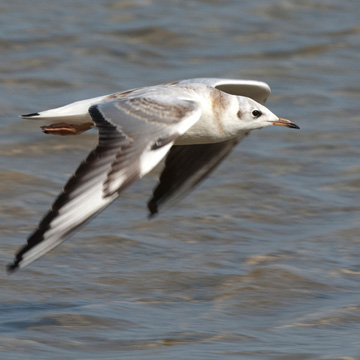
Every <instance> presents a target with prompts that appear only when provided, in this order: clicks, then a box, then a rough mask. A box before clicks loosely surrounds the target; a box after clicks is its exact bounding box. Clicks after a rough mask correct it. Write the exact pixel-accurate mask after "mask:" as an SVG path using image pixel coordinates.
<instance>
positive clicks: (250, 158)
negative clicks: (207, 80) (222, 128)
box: [0, 0, 360, 360]
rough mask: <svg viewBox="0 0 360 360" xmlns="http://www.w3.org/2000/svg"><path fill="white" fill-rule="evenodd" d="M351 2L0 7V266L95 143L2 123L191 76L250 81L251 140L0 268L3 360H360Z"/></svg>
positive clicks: (138, 190)
mask: <svg viewBox="0 0 360 360" xmlns="http://www.w3.org/2000/svg"><path fill="white" fill-rule="evenodd" d="M359 13H360V3H359V2H358V0H344V1H338V0H336V1H335V0H313V1H297V0H288V1H280V0H270V1H269V0H266V1H265V0H258V1H247V2H240V1H237V0H236V1H235V0H232V1H231V0H225V1H220V0H201V1H200V0H198V1H175V0H174V1H165V0H158V1H157V0H134V1H120V0H119V1H115V0H101V1H90V0H87V1H85V0H83V1H81V0H79V1H68V0H64V1H44V0H34V1H24V0H14V1H8V2H3V3H2V4H1V5H0V30H1V31H0V52H1V57H0V106H1V109H2V111H1V115H0V117H1V125H0V126H1V131H0V156H1V163H0V174H1V181H0V191H1V205H0V224H1V225H0V236H1V239H2V240H1V245H2V246H1V252H0V265H1V268H4V266H5V264H6V263H7V262H9V260H10V259H11V258H12V256H13V253H14V252H15V251H16V249H17V248H18V247H19V246H20V245H21V244H23V243H24V241H25V238H26V236H27V234H29V232H30V231H31V230H32V229H33V228H34V226H36V224H37V222H38V220H39V219H40V217H41V216H42V215H43V214H44V212H45V211H46V210H47V208H48V207H49V205H50V203H51V202H52V200H53V198H54V197H55V195H56V194H57V193H58V192H59V190H60V188H61V187H62V185H63V184H64V182H65V181H66V179H67V178H68V176H69V175H70V174H71V173H72V172H73V171H74V170H75V168H76V166H77V164H78V162H79V161H80V160H81V159H82V158H84V157H85V155H86V154H87V152H88V151H89V149H90V148H91V147H92V146H93V145H94V144H95V143H96V134H95V132H94V133H88V134H84V135H82V136H79V137H76V138H72V137H67V138H58V137H51V136H45V135H43V134H42V133H41V132H40V131H39V124H38V123H36V122H30V121H23V120H20V119H19V118H18V117H17V115H18V114H22V113H28V112H33V111H39V110H43V109H46V108H51V107H55V106H60V105H63V104H66V103H68V102H71V101H74V100H79V99H84V98H87V97H91V96H97V95H101V94H105V93H111V92H114V91H117V90H125V89H128V88H133V87H137V86H145V85H150V84H157V83H161V82H165V81H172V80H177V79H182V78H190V77H201V76H211V77H229V78H246V79H256V80H262V81H266V82H268V83H269V84H270V86H271V87H272V91H273V93H272V96H271V97H270V99H269V101H268V106H269V107H270V108H271V110H273V111H274V112H275V113H276V114H278V115H280V116H283V117H287V118H290V119H292V120H294V121H295V122H297V123H298V124H299V125H300V126H301V131H291V130H289V129H283V128H273V129H264V130H262V131H258V132H254V133H253V134H252V135H251V136H250V137H249V138H247V139H246V140H245V141H243V142H242V143H241V144H240V146H238V147H237V148H236V150H235V151H234V152H233V154H232V156H231V157H230V158H229V159H228V160H227V161H226V162H224V163H223V164H222V166H221V167H220V168H219V169H218V171H217V172H216V173H214V174H213V176H211V177H210V178H209V179H208V180H207V181H206V182H205V183H204V184H203V185H202V186H200V187H199V188H198V189H197V190H196V191H195V192H194V193H193V194H192V195H191V196H189V197H188V198H186V199H184V201H182V202H181V203H180V204H179V206H178V207H177V208H174V209H170V210H169V211H168V212H166V213H164V214H163V215H161V216H159V217H158V218H157V219H156V220H154V221H151V222H149V221H147V220H146V209H145V202H146V200H147V198H148V197H149V194H150V191H151V188H152V186H153V185H154V182H155V181H156V173H153V174H151V175H150V176H148V177H147V178H146V179H144V181H142V182H139V183H136V184H135V185H134V186H132V187H131V189H129V191H127V192H126V193H125V194H124V196H122V198H121V199H119V201H117V202H115V203H114V204H113V205H112V206H111V207H110V208H109V209H107V210H106V211H105V212H103V213H102V214H101V215H100V216H99V217H98V218H96V219H95V220H94V221H92V222H91V223H90V224H89V225H88V226H86V227H85V228H84V229H82V230H81V231H80V232H79V233H78V234H77V235H76V236H75V237H74V238H72V239H71V240H70V241H68V242H66V243H65V244H63V245H62V246H61V247H59V248H57V249H56V250H55V251H53V252H51V253H50V254H49V255H47V256H45V257H44V258H42V259H41V260H40V261H38V262H36V263H34V264H33V265H32V266H30V267H29V268H26V269H25V270H24V271H22V272H19V273H17V274H16V275H13V276H7V275H6V274H5V271H4V272H3V273H2V274H1V275H0V284H1V295H0V304H1V306H0V355H1V356H0V357H1V359H11V360H25V359H35V358H36V359H50V358H51V359H74V358H76V359H119V358H125V359H156V360H158V359H297V360H298V359H360V339H359V331H360V291H359V287H360V281H359V279H360V263H359V255H360V246H359V241H360V239H359V234H360V225H359V218H360V206H359V192H360V161H359V158H360V148H359V122H360V117H359V94H360V86H359V63H360V62H359V60H360V55H359V54H360V53H359V46H360V26H359Z"/></svg>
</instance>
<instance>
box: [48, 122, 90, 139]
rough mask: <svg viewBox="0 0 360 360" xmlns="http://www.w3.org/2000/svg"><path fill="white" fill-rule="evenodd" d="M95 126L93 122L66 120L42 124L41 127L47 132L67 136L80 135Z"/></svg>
mask: <svg viewBox="0 0 360 360" xmlns="http://www.w3.org/2000/svg"><path fill="white" fill-rule="evenodd" d="M93 126H94V124H93V123H91V122H88V123H84V124H68V123H64V122H59V123H54V124H51V125H45V126H42V127H41V129H42V131H43V132H44V133H45V134H51V135H62V136H66V135H79V134H81V133H83V132H84V131H87V130H90V129H91V128H92V127H93Z"/></svg>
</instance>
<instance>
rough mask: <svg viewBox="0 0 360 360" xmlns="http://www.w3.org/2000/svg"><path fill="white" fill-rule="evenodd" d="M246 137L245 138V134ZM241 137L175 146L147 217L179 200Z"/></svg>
mask: <svg viewBox="0 0 360 360" xmlns="http://www.w3.org/2000/svg"><path fill="white" fill-rule="evenodd" d="M244 136H245V135H244ZM241 139H242V137H240V138H236V139H230V140H227V141H223V142H220V143H215V144H199V145H175V146H173V147H172V148H171V150H170V151H169V153H168V155H167V157H166V160H165V168H164V170H163V172H162V173H161V175H160V179H159V184H158V185H157V187H156V188H155V190H154V192H153V196H152V198H151V199H150V201H149V202H148V208H149V211H150V217H152V216H153V215H155V214H157V213H158V212H159V210H160V209H161V208H164V207H169V206H170V205H172V204H173V203H175V202H176V201H179V200H180V199H182V198H183V197H184V196H185V195H186V194H187V193H188V192H189V191H190V190H191V189H192V188H193V187H194V186H195V185H196V184H198V183H199V182H200V181H201V180H203V179H204V178H205V177H206V176H207V175H208V174H209V173H210V172H211V171H213V170H214V169H215V168H216V166H217V165H218V164H219V163H220V162H221V161H222V160H223V159H224V158H225V157H226V156H227V155H228V154H229V153H230V151H231V150H232V148H233V147H234V146H235V145H236V144H237V143H238V142H239V140H241Z"/></svg>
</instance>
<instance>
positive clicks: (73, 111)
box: [8, 78, 298, 271]
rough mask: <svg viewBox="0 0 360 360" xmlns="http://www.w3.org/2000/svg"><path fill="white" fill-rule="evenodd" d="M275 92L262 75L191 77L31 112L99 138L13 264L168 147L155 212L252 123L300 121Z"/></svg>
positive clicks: (103, 202)
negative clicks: (276, 103)
mask: <svg viewBox="0 0 360 360" xmlns="http://www.w3.org/2000/svg"><path fill="white" fill-rule="evenodd" d="M269 93H270V88H269V87H268V86H267V85H266V84H264V83H261V82H253V81H242V80H226V79H208V78H206V79H190V80H183V81H179V82H174V83H170V84H164V85H158V86H150V87H145V88H139V89H133V90H128V91H125V92H120V93H115V94H111V95H105V96H101V97H97V98H93V99H88V100H83V101H78V102H75V103H72V104H69V105H66V106H63V107H60V108H57V109H52V110H47V111H43V112H39V113H32V114H28V115H24V116H23V117H24V118H31V119H40V120H46V121H50V122H51V124H50V125H46V126H43V130H44V132H46V133H51V134H58V135H71V134H80V133H82V132H83V131H86V130H88V129H90V128H91V127H93V126H96V127H97V128H98V130H99V144H98V146H97V147H96V148H95V149H94V150H93V151H92V152H91V153H90V154H89V155H88V157H87V159H86V160H85V161H84V162H83V163H82V164H81V165H80V166H79V168H78V169H77V171H76V173H75V174H74V176H73V177H72V178H70V180H69V181H68V183H67V184H66V186H65V187H64V190H63V192H62V193H61V194H60V195H59V197H58V198H57V200H56V201H55V202H54V204H53V206H52V208H51V210H50V211H49V213H48V214H47V215H46V216H45V217H44V219H43V220H42V221H41V222H40V224H39V227H38V228H37V229H36V230H35V231H34V233H33V234H31V235H30V237H29V238H28V241H27V244H26V245H25V246H24V247H23V248H22V249H20V251H19V252H18V253H17V255H16V258H15V261H14V263H13V264H11V265H9V267H8V270H9V271H13V270H16V269H17V268H21V267H24V266H26V265H28V264H30V263H31V262H33V261H34V260H36V259H38V258H39V257H40V256H42V255H44V254H45V253H47V252H48V251H50V250H51V249H52V248H54V247H55V246H57V245H59V244H60V243H61V242H62V241H64V240H65V239H66V238H67V237H68V236H70V235H71V234H72V233H73V232H74V231H75V230H76V229H77V228H79V227H80V226H81V225H82V224H83V223H84V222H86V221H87V220H89V219H90V218H91V217H93V216H94V215H96V214H97V213H99V212H100V211H102V210H103V209H104V208H105V207H106V206H107V205H109V204H110V203H111V202H112V201H114V200H115V199H116V198H117V197H118V196H119V194H120V193H121V192H122V191H123V190H124V189H125V188H126V187H127V186H129V185H130V184H132V183H133V182H134V181H136V180H137V179H139V178H141V177H142V176H144V175H145V174H147V173H148V172H149V171H151V170H152V169H153V168H154V167H155V166H156V165H157V164H158V163H159V162H160V161H161V159H162V158H164V157H165V156H166V155H167V154H168V155H167V157H166V161H165V168H164V170H163V172H162V174H161V176H160V182H159V184H158V186H157V187H156V188H155V190H154V193H153V196H152V198H151V200H150V201H149V203H148V208H149V210H150V215H151V216H152V215H154V214H156V213H158V212H159V210H160V209H161V208H163V207H164V205H167V206H168V205H169V204H171V203H173V202H175V201H176V200H178V199H180V198H181V197H183V196H184V195H185V194H186V193H187V192H188V191H189V190H191V188H192V187H194V186H195V185H196V184H197V183H198V182H199V181H201V180H202V179H203V178H204V177H205V176H206V175H207V174H208V173H209V172H211V171H212V170H213V169H214V168H215V167H216V165H217V164H218V163H219V162H220V161H221V160H222V159H223V158H224V157H225V156H226V155H227V154H228V153H229V152H230V151H231V149H232V148H233V146H234V145H235V144H236V143H237V142H238V141H239V140H240V139H242V138H243V137H244V136H245V135H246V134H247V133H248V132H250V131H251V130H255V129H261V128H263V127H266V126H270V125H280V126H287V127H292V128H298V127H297V126H296V125H295V124H294V123H292V122H290V121H289V120H285V119H281V118H278V117H277V116H276V115H274V114H273V113H272V112H270V111H269V110H268V109H267V108H266V107H264V106H263V105H262V104H263V103H264V102H265V100H266V98H267V96H268V95H269ZM255 100H257V101H255Z"/></svg>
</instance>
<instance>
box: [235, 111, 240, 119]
mask: <svg viewBox="0 0 360 360" xmlns="http://www.w3.org/2000/svg"><path fill="white" fill-rule="evenodd" d="M236 115H237V117H238V118H239V119H241V110H239V111H238V112H237V114H236Z"/></svg>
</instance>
